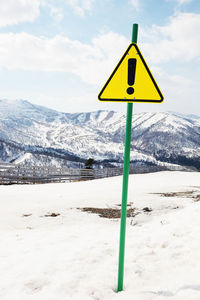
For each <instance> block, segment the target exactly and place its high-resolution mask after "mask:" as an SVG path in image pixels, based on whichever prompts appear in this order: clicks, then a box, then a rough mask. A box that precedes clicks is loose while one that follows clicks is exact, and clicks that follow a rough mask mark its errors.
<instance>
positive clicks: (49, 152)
mask: <svg viewBox="0 0 200 300" xmlns="http://www.w3.org/2000/svg"><path fill="white" fill-rule="evenodd" d="M125 121H126V116H125V115H124V114H123V113H120V112H114V111H96V112H88V113H74V114H69V113H62V112H57V111H55V110H52V109H48V108H46V107H42V106H38V105H33V104H31V103H30V102H28V101H25V100H17V101H9V100H5V99H2V100H0V160H1V161H6V162H15V163H20V162H23V163H33V164H36V165H37V164H40V165H43V164H54V165H58V166H59V165H66V164H69V165H70V166H72V165H73V166H78V164H79V165H80V164H83V163H84V162H85V160H86V159H88V158H89V157H91V158H93V159H95V160H96V161H98V162H106V161H108V162H110V163H113V164H119V163H122V161H123V152H124V136H125ZM199 150H200V117H198V116H193V115H192V116H191V115H190V116H186V115H180V114H177V113H171V112H170V113H152V112H151V113H139V114H134V115H133V123H132V145H131V161H132V162H135V163H139V164H151V165H160V166H162V165H169V164H178V165H185V166H192V167H195V168H196V169H198V170H200V151H199Z"/></svg>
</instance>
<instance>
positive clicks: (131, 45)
mask: <svg viewBox="0 0 200 300" xmlns="http://www.w3.org/2000/svg"><path fill="white" fill-rule="evenodd" d="M133 46H134V47H135V49H136V51H137V53H138V55H139V56H140V58H141V60H142V62H143V64H144V67H145V69H146V70H147V72H148V74H149V76H150V78H151V80H152V82H153V84H154V86H155V88H156V90H157V92H158V94H159V96H160V100H152V99H134V96H133V100H132V99H125V98H123V99H122V98H120V99H110V98H109V99H108V98H103V99H102V98H101V95H102V93H103V92H104V90H105V89H106V87H107V85H108V84H109V82H110V81H111V79H112V77H113V76H114V74H115V73H116V71H117V70H118V68H119V66H120V65H121V63H122V61H123V60H124V58H125V57H126V55H127V53H128V52H129V50H130V49H131V47H133ZM98 99H99V101H101V102H103V101H105V102H106V101H107V102H109V101H110V102H131V103H132V102H143V103H145V102H147V103H161V102H163V100H164V97H163V94H162V93H161V91H160V89H159V87H158V85H157V83H156V81H155V79H154V77H153V75H152V74H151V71H150V69H149V67H148V66H147V64H146V62H145V60H144V58H143V56H142V53H141V52H140V50H139V48H138V46H137V44H135V43H131V44H130V45H129V47H128V49H127V50H126V52H125V53H124V55H123V56H122V58H121V59H120V61H119V63H118V64H117V66H116V68H115V69H114V71H113V72H112V74H111V75H110V77H109V78H108V80H107V81H106V83H105V85H104V87H103V88H102V90H101V92H100V93H99V95H98Z"/></svg>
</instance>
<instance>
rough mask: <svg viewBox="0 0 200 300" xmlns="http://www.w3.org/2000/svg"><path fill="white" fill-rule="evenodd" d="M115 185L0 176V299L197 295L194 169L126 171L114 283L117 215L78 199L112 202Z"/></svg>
mask: <svg viewBox="0 0 200 300" xmlns="http://www.w3.org/2000/svg"><path fill="white" fill-rule="evenodd" d="M121 186H122V177H121V176H120V177H113V178H108V179H99V180H93V181H86V182H74V183H59V184H46V185H12V186H0V234H1V247H0V278H1V280H0V300H71V299H72V300H90V299H91V300H92V299H94V300H104V299H105V300H115V299H116V300H118V299H122V300H123V299H128V300H151V299H152V300H154V299H155V300H161V299H162V300H164V299H165V300H166V299H170V300H174V299H176V300H193V299H195V300H199V299H200V205H199V202H198V201H199V200H200V173H195V172H194V173H186V172H159V173H152V174H142V175H140V174H138V175H131V176H130V179H129V199H128V202H129V206H128V207H129V208H135V211H134V214H135V215H136V216H135V217H134V216H132V217H130V218H128V219H127V232H126V256H125V274H124V291H123V292H120V293H116V287H117V272H118V251H119V249H118V248H119V229H120V219H108V218H102V217H99V215H98V214H93V213H88V212H83V211H81V210H80V209H77V208H83V207H92V208H120V207H119V204H120V203H121ZM144 208H146V209H144ZM147 208H148V209H147ZM151 210H152V211H151ZM57 214H58V215H57ZM56 215H57V216H56Z"/></svg>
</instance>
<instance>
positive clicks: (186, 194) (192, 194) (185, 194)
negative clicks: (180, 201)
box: [153, 190, 200, 201]
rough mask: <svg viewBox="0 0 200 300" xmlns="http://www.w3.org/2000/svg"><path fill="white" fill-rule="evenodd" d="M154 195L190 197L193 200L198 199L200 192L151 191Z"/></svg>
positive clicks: (199, 199) (199, 198)
mask: <svg viewBox="0 0 200 300" xmlns="http://www.w3.org/2000/svg"><path fill="white" fill-rule="evenodd" d="M153 194H154V195H160V196H161V197H180V198H181V197H183V198H192V199H193V200H194V201H200V194H199V193H198V192H197V191H194V190H191V191H184V192H171V193H153Z"/></svg>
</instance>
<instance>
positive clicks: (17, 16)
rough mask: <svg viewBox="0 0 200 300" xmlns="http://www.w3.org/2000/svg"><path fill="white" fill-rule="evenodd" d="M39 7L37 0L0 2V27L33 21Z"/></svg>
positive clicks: (1, 0)
mask: <svg viewBox="0 0 200 300" xmlns="http://www.w3.org/2000/svg"><path fill="white" fill-rule="evenodd" d="M39 6H40V2H39V0H6V1H5V0H0V27H3V26H7V25H12V24H18V23H20V22H32V21H34V20H35V18H37V17H38V15H39V12H40V11H39Z"/></svg>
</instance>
